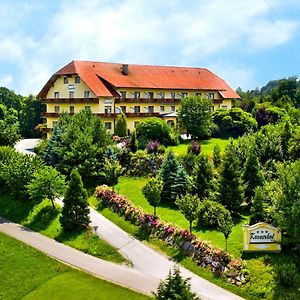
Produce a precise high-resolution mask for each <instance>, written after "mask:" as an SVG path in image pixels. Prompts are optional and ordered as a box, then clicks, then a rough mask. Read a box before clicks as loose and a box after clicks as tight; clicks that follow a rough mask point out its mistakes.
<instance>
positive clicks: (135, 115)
mask: <svg viewBox="0 0 300 300" xmlns="http://www.w3.org/2000/svg"><path fill="white" fill-rule="evenodd" d="M125 115H126V117H127V118H137V117H140V118H147V117H159V113H158V112H151V113H149V112H147V113H141V112H140V113H134V112H133V113H126V114H125Z"/></svg>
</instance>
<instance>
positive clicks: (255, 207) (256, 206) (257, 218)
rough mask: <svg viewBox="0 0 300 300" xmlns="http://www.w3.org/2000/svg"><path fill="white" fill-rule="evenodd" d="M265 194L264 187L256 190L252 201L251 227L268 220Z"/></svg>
mask: <svg viewBox="0 0 300 300" xmlns="http://www.w3.org/2000/svg"><path fill="white" fill-rule="evenodd" d="M264 200H265V194H264V189H263V187H261V186H259V187H257V188H256V190H255V194H254V198H253V200H252V207H251V210H250V213H251V217H250V225H253V224H255V223H258V222H264V221H265V220H266V212H265V208H264Z"/></svg>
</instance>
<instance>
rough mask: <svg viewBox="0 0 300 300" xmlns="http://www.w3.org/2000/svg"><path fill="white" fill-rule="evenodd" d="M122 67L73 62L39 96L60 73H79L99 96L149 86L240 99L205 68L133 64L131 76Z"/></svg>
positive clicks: (46, 86)
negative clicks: (209, 93) (207, 91)
mask: <svg viewBox="0 0 300 300" xmlns="http://www.w3.org/2000/svg"><path fill="white" fill-rule="evenodd" d="M121 67H122V64H118V63H106V62H92V61H72V62H70V63H69V64H68V65H66V66H64V67H63V68H62V69H60V70H59V71H57V72H56V73H55V74H54V75H53V76H52V77H51V78H50V80H49V81H48V83H47V84H46V85H45V87H44V88H43V89H42V91H41V92H40V94H39V96H40V97H41V98H44V97H45V96H46V94H47V92H48V90H49V89H50V87H49V86H51V85H50V84H52V83H53V80H54V81H55V79H56V78H57V77H58V76H63V75H71V74H78V75H79V76H80V78H81V79H82V80H83V81H84V82H85V83H86V84H87V85H88V86H89V88H90V89H91V90H92V91H93V92H94V93H95V94H96V95H97V96H104V97H108V96H114V97H115V96H117V93H116V91H115V88H145V89H172V90H215V91H219V92H220V94H221V96H222V97H223V98H240V97H239V95H238V94H237V93H236V92H235V91H234V90H233V89H232V88H231V87H230V86H229V85H228V84H227V83H226V82H225V81H224V80H223V79H221V78H220V77H218V76H217V75H215V74H214V73H212V72H211V71H209V70H207V69H205V68H189V67H171V66H149V65H133V64H130V65H129V72H128V75H124V74H123V73H122V72H121Z"/></svg>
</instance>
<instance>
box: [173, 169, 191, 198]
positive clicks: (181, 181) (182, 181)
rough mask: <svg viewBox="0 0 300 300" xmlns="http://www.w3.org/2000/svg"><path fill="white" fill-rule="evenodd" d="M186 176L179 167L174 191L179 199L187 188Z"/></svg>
mask: <svg viewBox="0 0 300 300" xmlns="http://www.w3.org/2000/svg"><path fill="white" fill-rule="evenodd" d="M188 179H189V178H188V174H187V173H186V171H185V170H184V168H183V167H182V166H181V165H179V167H178V171H177V175H176V180H175V189H176V195H177V197H181V196H182V195H184V194H186V192H187V187H188Z"/></svg>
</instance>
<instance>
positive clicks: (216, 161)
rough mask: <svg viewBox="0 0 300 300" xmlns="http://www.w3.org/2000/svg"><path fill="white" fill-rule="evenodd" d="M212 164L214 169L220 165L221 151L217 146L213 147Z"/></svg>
mask: <svg viewBox="0 0 300 300" xmlns="http://www.w3.org/2000/svg"><path fill="white" fill-rule="evenodd" d="M213 162H214V166H215V168H217V167H219V165H220V164H221V149H220V147H219V145H214V154H213Z"/></svg>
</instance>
